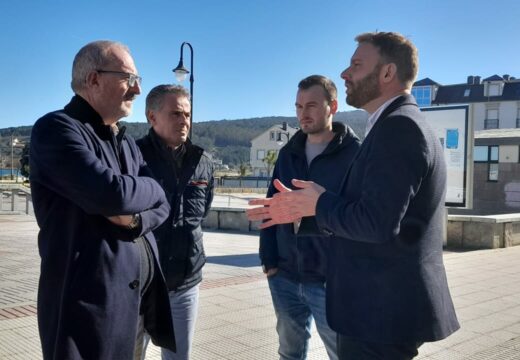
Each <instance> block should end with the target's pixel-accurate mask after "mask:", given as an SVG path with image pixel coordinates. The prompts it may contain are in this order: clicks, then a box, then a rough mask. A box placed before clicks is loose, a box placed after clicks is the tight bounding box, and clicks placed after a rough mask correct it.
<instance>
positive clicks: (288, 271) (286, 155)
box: [260, 75, 360, 359]
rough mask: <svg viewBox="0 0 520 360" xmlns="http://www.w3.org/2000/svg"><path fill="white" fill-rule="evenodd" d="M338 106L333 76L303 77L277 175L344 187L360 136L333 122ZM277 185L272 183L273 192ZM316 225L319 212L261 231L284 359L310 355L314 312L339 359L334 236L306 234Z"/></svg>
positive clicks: (334, 356)
mask: <svg viewBox="0 0 520 360" xmlns="http://www.w3.org/2000/svg"><path fill="white" fill-rule="evenodd" d="M337 108H338V102H337V90H336V86H335V85H334V83H333V82H332V81H331V80H330V79H328V78H326V77H323V76H319V75H313V76H309V77H307V78H305V79H303V80H302V81H301V82H300V83H299V85H298V94H297V97H296V113H297V116H298V120H299V122H300V127H301V130H300V131H298V132H297V133H296V134H295V135H294V136H293V137H292V138H291V140H290V141H289V142H288V144H287V145H286V146H284V147H283V148H282V149H281V150H280V153H279V155H278V159H277V161H276V165H275V168H274V172H273V180H274V179H279V180H280V181H282V182H283V183H290V181H291V179H299V178H304V179H306V180H312V181H314V182H316V183H318V184H321V185H322V186H325V187H327V188H330V189H336V190H339V186H340V184H341V181H342V179H343V177H344V175H345V173H346V171H347V169H348V168H349V166H350V164H351V162H352V159H353V158H354V154H355V153H356V151H357V149H358V148H359V144H360V142H359V139H358V138H357V137H356V135H355V134H354V133H353V132H352V130H351V129H349V128H348V127H345V126H344V125H343V124H341V123H333V122H332V117H333V115H334V114H335V113H336V111H337ZM276 191H277V190H276V189H275V188H274V187H273V186H272V185H271V186H270V187H269V190H268V193H267V197H272V196H273V194H274V193H275V192H276ZM314 227H315V220H314V218H313V217H308V218H303V219H300V221H296V222H295V223H293V224H285V225H278V226H275V227H272V228H268V229H265V230H262V231H261V233H260V258H261V261H262V266H263V269H264V272H265V273H266V275H267V278H268V281H269V288H270V290H271V296H272V299H273V305H274V308H275V312H276V316H277V326H276V329H277V331H278V337H279V344H280V345H279V350H278V352H279V354H280V358H281V359H304V358H306V356H307V348H308V341H309V338H310V336H311V335H310V334H311V333H310V332H311V322H312V318H314V320H315V321H316V327H317V329H318V333H319V334H320V337H321V339H322V340H323V343H324V344H325V348H326V350H327V353H328V355H329V357H330V358H331V359H337V350H336V333H335V332H334V331H333V330H331V329H330V327H329V326H328V324H327V320H326V316H325V276H326V272H327V251H328V242H329V239H327V238H326V237H325V236H315V235H314V236H306V235H305V234H304V233H305V232H307V230H308V229H312V228H314Z"/></svg>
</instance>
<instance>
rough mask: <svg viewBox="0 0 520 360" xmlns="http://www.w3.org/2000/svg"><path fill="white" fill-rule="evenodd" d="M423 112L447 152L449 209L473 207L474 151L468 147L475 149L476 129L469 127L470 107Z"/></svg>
mask: <svg viewBox="0 0 520 360" xmlns="http://www.w3.org/2000/svg"><path fill="white" fill-rule="evenodd" d="M421 111H422V112H423V113H424V115H425V116H426V120H427V121H428V124H429V125H430V126H431V127H432V128H433V130H434V131H435V132H436V133H437V136H438V137H439V140H440V142H441V144H442V146H443V148H444V157H445V159H446V167H447V175H448V187H447V191H446V206H450V207H470V204H471V203H472V201H471V199H472V194H471V188H472V186H471V182H470V180H471V179H470V176H469V175H470V174H473V171H472V169H473V159H472V157H473V156H472V154H473V151H471V149H468V144H470V145H469V146H472V145H473V130H472V129H473V126H470V125H471V124H469V121H470V116H469V106H468V105H460V106H439V107H430V108H422V109H421ZM469 129H471V130H469Z"/></svg>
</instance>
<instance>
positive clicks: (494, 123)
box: [412, 75, 520, 131]
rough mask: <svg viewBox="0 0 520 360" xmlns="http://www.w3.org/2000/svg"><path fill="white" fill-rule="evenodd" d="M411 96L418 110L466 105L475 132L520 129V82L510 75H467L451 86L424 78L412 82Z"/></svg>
mask: <svg viewBox="0 0 520 360" xmlns="http://www.w3.org/2000/svg"><path fill="white" fill-rule="evenodd" d="M412 95H413V96H414V97H415V99H416V100H417V104H419V106H420V107H430V106H442V105H458V104H469V105H470V106H471V108H472V111H470V113H471V114H472V116H473V125H474V130H475V131H479V130H486V129H510V128H520V79H516V78H514V77H512V76H509V75H502V76H498V75H493V76H490V77H488V78H485V79H484V80H481V77H480V76H468V78H467V81H466V83H462V84H453V85H440V84H438V83H437V82H435V81H433V80H431V79H429V78H425V79H422V80H419V81H417V82H415V83H414V85H413V88H412Z"/></svg>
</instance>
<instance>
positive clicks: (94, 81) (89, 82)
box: [85, 71, 99, 88]
mask: <svg viewBox="0 0 520 360" xmlns="http://www.w3.org/2000/svg"><path fill="white" fill-rule="evenodd" d="M98 85H99V73H98V72H97V71H91V72H90V73H89V74H88V75H87V78H86V79H85V86H86V87H87V88H89V87H92V86H98Z"/></svg>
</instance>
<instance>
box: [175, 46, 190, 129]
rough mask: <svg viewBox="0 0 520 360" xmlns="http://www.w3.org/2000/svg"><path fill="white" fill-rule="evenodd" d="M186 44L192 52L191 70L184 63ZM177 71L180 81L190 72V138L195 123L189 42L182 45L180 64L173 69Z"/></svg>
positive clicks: (176, 74) (177, 77) (176, 75)
mask: <svg viewBox="0 0 520 360" xmlns="http://www.w3.org/2000/svg"><path fill="white" fill-rule="evenodd" d="M184 45H188V46H189V48H190V53H191V63H190V71H188V69H186V68H185V67H184V64H183V48H184ZM172 71H173V72H174V73H175V77H176V79H177V81H178V82H183V81H184V80H185V79H186V76H187V75H188V74H190V103H191V117H190V134H189V136H190V139H191V131H192V128H193V127H192V124H193V47H192V46H191V44H190V43H189V42H186V41H185V42H183V43H182V45H181V58H180V60H179V65H177V67H176V68H175V69H173V70H172Z"/></svg>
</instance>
